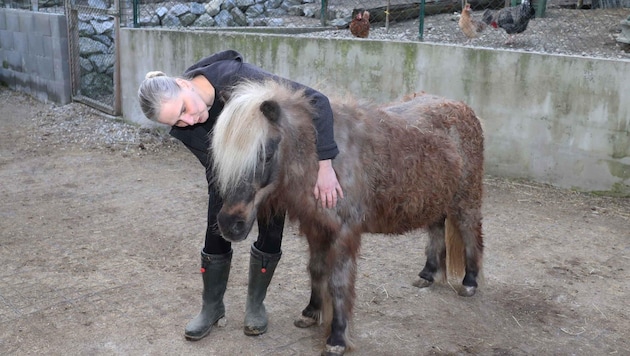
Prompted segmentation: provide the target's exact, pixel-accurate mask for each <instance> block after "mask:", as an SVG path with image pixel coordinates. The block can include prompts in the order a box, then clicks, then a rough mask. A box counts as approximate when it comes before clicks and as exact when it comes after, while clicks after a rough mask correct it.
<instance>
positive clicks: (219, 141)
mask: <svg viewBox="0 0 630 356" xmlns="http://www.w3.org/2000/svg"><path fill="white" fill-rule="evenodd" d="M278 86H279V85H278V84H277V83H273V82H271V81H267V82H264V83H258V82H249V81H248V82H242V83H240V84H238V85H237V86H235V87H234V90H233V91H232V94H231V96H230V99H229V100H228V101H227V102H226V104H225V107H224V108H223V111H222V112H221V114H220V115H219V118H218V119H217V123H216V124H215V126H214V133H213V138H212V155H213V159H214V160H213V169H214V172H215V174H216V176H215V177H216V180H217V183H218V186H219V189H220V191H221V192H223V193H225V192H227V191H228V190H229V189H230V187H235V186H236V185H237V184H238V182H239V180H240V179H241V177H243V176H245V175H247V174H250V173H251V172H254V171H255V170H256V166H257V164H258V157H259V155H261V154H262V155H263V157H264V155H265V141H266V138H267V135H268V133H269V125H270V123H269V122H268V120H267V119H266V118H265V117H264V116H263V114H262V113H261V111H260V105H261V104H262V103H263V102H264V101H266V100H269V99H271V98H272V97H273V96H274V91H275V90H274V89H276V88H277V87H278Z"/></svg>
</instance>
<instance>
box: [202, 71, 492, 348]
mask: <svg viewBox="0 0 630 356" xmlns="http://www.w3.org/2000/svg"><path fill="white" fill-rule="evenodd" d="M331 106H332V108H333V113H334V137H335V141H336V143H337V146H338V147H339V151H340V153H339V154H338V155H337V157H335V158H334V160H333V168H334V169H335V172H336V173H337V176H338V180H339V183H340V185H341V187H342V189H343V191H344V198H343V199H339V201H338V203H337V205H336V207H335V208H332V209H325V208H322V207H321V204H319V203H318V201H316V199H315V197H314V194H313V187H314V186H315V183H316V178H317V172H318V156H317V151H316V139H317V137H316V131H315V128H314V125H313V121H312V117H313V114H314V111H313V110H314V109H313V107H312V105H311V104H310V101H309V98H308V97H306V96H305V94H304V92H303V91H299V90H295V89H293V88H291V86H289V85H287V84H286V83H282V82H277V81H264V82H243V83H241V84H238V85H236V86H235V87H234V88H233V90H232V92H231V95H230V96H229V99H228V100H227V101H226V103H225V106H224V109H223V111H222V113H221V114H220V116H219V117H218V119H217V123H216V125H215V128H214V130H213V134H212V140H211V141H212V143H211V148H212V157H211V158H212V160H213V165H212V167H213V168H212V169H214V173H215V179H216V180H217V184H218V187H219V190H220V193H221V195H222V197H223V207H222V209H221V210H220V212H219V214H218V216H217V220H218V225H219V229H220V231H221V233H222V235H223V237H224V238H225V239H227V240H228V241H232V242H238V241H242V240H244V239H245V238H246V237H247V235H248V234H249V232H250V230H251V228H252V225H253V223H254V221H255V219H256V216H257V214H258V213H259V212H261V213H263V212H265V211H272V210H273V211H286V213H287V216H288V217H289V220H290V221H297V222H298V223H299V229H300V232H301V233H302V234H303V235H305V236H306V240H307V241H308V246H309V262H308V271H309V273H310V279H311V297H310V301H309V303H308V305H307V306H306V308H305V309H304V310H303V311H302V314H301V316H300V317H299V318H298V319H296V321H295V323H294V324H295V325H296V326H298V327H309V326H312V325H315V324H317V323H320V324H321V323H322V322H323V320H322V319H323V318H326V320H325V321H326V324H327V326H328V335H327V338H326V346H325V348H324V351H323V352H322V354H323V355H343V354H344V353H345V351H346V350H350V349H351V348H352V347H353V344H352V342H351V340H350V338H349V331H348V325H349V322H350V318H351V315H352V310H353V306H354V300H355V280H356V274H357V257H358V254H359V247H360V244H361V234H362V233H385V234H402V233H405V232H408V231H411V230H414V229H420V228H424V229H426V230H427V231H428V243H427V246H426V250H425V254H426V263H425V265H424V268H423V269H422V270H421V272H420V273H419V277H420V280H419V281H417V282H416V283H414V285H416V286H418V287H428V286H430V285H431V284H432V283H433V282H434V281H435V280H436V279H438V280H444V279H445V278H447V277H448V276H457V275H459V276H460V277H461V276H462V275H463V280H462V286H461V288H460V289H459V294H460V295H462V296H472V295H473V294H475V291H476V289H477V287H478V283H477V278H478V276H479V273H480V270H481V264H482V253H483V237H482V226H481V220H482V216H481V205H482V190H483V182H482V180H483V151H484V143H483V141H484V140H483V132H482V127H481V123H480V121H479V119H478V118H477V116H476V115H475V113H474V112H473V110H472V109H471V108H470V107H468V106H467V105H466V104H464V103H462V102H456V101H452V100H447V99H444V98H440V97H437V96H432V95H429V94H423V93H419V94H413V95H410V96H408V97H406V98H405V99H403V100H401V101H399V102H397V103H392V104H388V105H383V106H378V105H376V104H371V103H367V102H366V103H360V102H359V101H357V100H356V99H351V98H346V99H344V100H331ZM385 236H386V235H385ZM447 245H448V246H447ZM447 250H448V253H447ZM447 269H448V270H447Z"/></svg>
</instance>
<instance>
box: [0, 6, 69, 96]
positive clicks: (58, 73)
mask: <svg viewBox="0 0 630 356" xmlns="http://www.w3.org/2000/svg"><path fill="white" fill-rule="evenodd" d="M68 59H69V52H68V31H67V23H66V17H65V16H64V15H60V14H49V13H40V12H32V11H25V10H14V9H0V61H1V63H2V65H1V66H0V82H2V83H4V84H5V85H7V86H8V87H10V88H12V89H15V90H19V91H22V92H25V93H28V94H30V95H32V96H34V97H36V98H37V99H38V100H41V101H43V102H53V103H57V104H61V105H63V104H68V103H70V102H71V101H72V84H71V79H70V64H69V62H68Z"/></svg>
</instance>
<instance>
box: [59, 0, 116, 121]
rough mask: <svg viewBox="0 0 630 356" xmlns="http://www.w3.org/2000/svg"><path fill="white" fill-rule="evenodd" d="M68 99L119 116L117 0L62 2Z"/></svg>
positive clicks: (67, 0) (71, 0)
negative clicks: (67, 68)
mask: <svg viewBox="0 0 630 356" xmlns="http://www.w3.org/2000/svg"><path fill="white" fill-rule="evenodd" d="M64 7H65V12H66V18H67V19H68V32H69V36H68V41H69V43H68V47H69V48H70V56H69V57H70V75H71V80H72V99H73V100H76V101H79V102H82V103H84V104H87V105H89V106H92V107H94V108H96V109H98V110H100V111H103V112H105V113H108V114H110V115H120V114H121V99H120V69H119V47H118V36H119V29H120V26H121V22H120V18H121V16H120V15H121V13H120V8H121V7H120V1H119V0H65V3H64Z"/></svg>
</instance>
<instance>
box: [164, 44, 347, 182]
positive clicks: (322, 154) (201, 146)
mask: <svg viewBox="0 0 630 356" xmlns="http://www.w3.org/2000/svg"><path fill="white" fill-rule="evenodd" d="M198 75H203V76H204V77H206V79H208V81H210V83H211V84H212V86H214V89H215V96H214V103H213V104H212V107H211V108H210V110H209V117H208V120H207V121H206V122H204V123H201V124H197V125H194V126H187V127H177V126H173V127H172V128H171V131H170V134H171V135H172V136H173V137H175V138H177V139H179V140H180V141H182V142H183V143H184V144H185V145H186V147H188V148H189V149H190V150H191V151H192V152H193V153H194V154H195V156H197V158H198V159H199V161H201V163H202V164H203V165H204V166H205V167H206V169H208V168H209V164H210V163H209V161H208V158H209V157H208V150H209V148H210V142H209V133H210V132H211V131H212V128H213V127H214V124H215V123H216V120H217V118H218V117H219V114H220V113H221V111H222V110H223V106H224V104H225V103H224V102H223V100H222V97H223V96H224V94H225V93H226V91H228V90H230V89H231V88H232V87H233V86H234V85H235V84H237V83H238V82H239V81H241V80H261V81H262V80H265V79H275V80H282V81H284V82H287V83H289V84H290V85H292V86H294V87H295V88H296V89H304V90H305V93H306V95H307V96H308V97H310V98H311V102H312V104H313V105H314V106H315V113H316V114H315V117H313V123H314V126H315V129H316V130H317V153H318V156H319V159H320V160H326V159H332V158H335V156H337V154H338V153H339V149H338V148H337V144H336V143H335V139H334V136H333V113H332V108H331V107H330V102H329V101H328V98H327V97H326V96H324V95H323V94H322V93H320V92H318V91H316V90H314V89H312V88H309V87H307V86H304V85H302V84H299V83H296V82H292V81H288V80H286V79H282V78H280V77H278V76H276V75H274V74H271V73H269V72H266V71H265V70H263V69H261V68H258V67H256V66H254V65H252V64H249V63H245V62H243V56H242V55H241V54H240V53H238V52H236V51H233V50H227V51H223V52H219V53H216V54H213V55H211V56H209V57H206V58H204V59H202V60H200V61H199V62H197V63H196V64H194V65H192V66H191V67H190V68H188V69H187V70H186V72H185V73H184V76H185V77H187V78H194V77H196V76H198ZM208 178H210V177H208Z"/></svg>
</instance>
